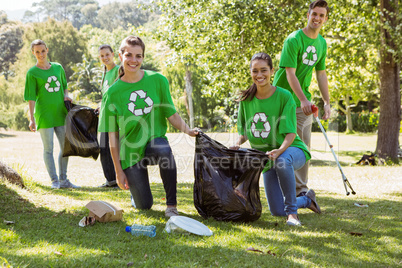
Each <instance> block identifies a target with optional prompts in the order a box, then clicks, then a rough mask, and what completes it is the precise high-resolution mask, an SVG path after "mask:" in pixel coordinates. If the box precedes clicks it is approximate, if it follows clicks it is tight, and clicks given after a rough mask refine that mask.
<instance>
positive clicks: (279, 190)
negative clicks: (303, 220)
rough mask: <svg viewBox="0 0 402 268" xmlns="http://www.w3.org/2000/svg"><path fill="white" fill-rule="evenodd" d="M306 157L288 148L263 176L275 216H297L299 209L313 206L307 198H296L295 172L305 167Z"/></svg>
mask: <svg viewBox="0 0 402 268" xmlns="http://www.w3.org/2000/svg"><path fill="white" fill-rule="evenodd" d="M305 163H306V156H305V155H304V152H303V150H301V149H300V148H297V147H288V148H287V149H286V150H285V151H284V152H283V153H282V154H281V155H280V156H279V157H278V158H277V159H276V160H275V164H274V166H273V167H272V168H271V169H270V170H268V171H267V172H265V173H264V174H263V177H264V187H265V196H266V197H267V200H268V206H269V210H270V211H271V214H272V215H273V216H286V215H289V214H297V209H298V208H306V207H309V206H310V205H311V200H310V198H308V197H307V196H301V197H297V198H296V180H295V173H294V171H295V170H298V169H299V168H301V167H303V166H304V164H305Z"/></svg>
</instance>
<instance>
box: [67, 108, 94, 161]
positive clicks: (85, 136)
mask: <svg viewBox="0 0 402 268" xmlns="http://www.w3.org/2000/svg"><path fill="white" fill-rule="evenodd" d="M64 103H65V105H66V108H67V111H68V114H67V117H66V124H65V128H66V137H65V139H64V150H63V157H66V156H81V157H92V158H93V159H95V160H96V159H97V158H98V156H99V152H100V149H99V143H98V137H97V134H98V121H99V119H98V116H97V115H96V114H95V109H92V108H90V107H86V106H81V105H75V104H72V103H71V102H70V101H65V102H64Z"/></svg>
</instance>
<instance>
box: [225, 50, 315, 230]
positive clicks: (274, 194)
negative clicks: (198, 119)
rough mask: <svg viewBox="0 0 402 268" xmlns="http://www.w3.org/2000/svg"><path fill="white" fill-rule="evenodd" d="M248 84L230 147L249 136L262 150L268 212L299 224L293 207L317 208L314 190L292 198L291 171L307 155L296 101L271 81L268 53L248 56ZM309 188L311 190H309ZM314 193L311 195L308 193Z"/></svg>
mask: <svg viewBox="0 0 402 268" xmlns="http://www.w3.org/2000/svg"><path fill="white" fill-rule="evenodd" d="M250 72H251V77H252V79H253V82H254V83H253V84H252V86H251V87H250V88H249V89H247V90H245V91H243V92H242V93H241V98H240V107H239V113H238V120H237V129H238V133H239V138H238V140H237V142H236V144H235V145H234V146H232V147H231V148H232V149H239V148H240V145H241V144H243V143H244V142H246V141H247V140H249V142H250V145H251V147H252V148H254V149H258V150H260V151H263V152H266V154H267V155H268V157H269V159H270V161H268V163H267V165H266V166H265V168H264V170H263V177H264V187H265V194H266V197H267V200H268V205H269V208H270V211H271V214H272V215H274V216H287V221H286V223H287V224H288V225H295V226H299V225H301V223H300V220H299V217H298V216H297V209H298V208H301V207H308V208H310V209H311V210H313V211H315V212H317V211H319V207H318V205H317V204H316V202H315V194H314V192H311V193H310V194H309V196H311V197H312V198H310V197H309V196H307V195H306V196H302V197H298V198H296V184H295V183H296V182H295V176H294V171H295V170H297V169H299V168H301V167H302V166H303V165H304V164H305V163H306V161H307V160H308V159H310V158H311V155H310V152H309V151H308V149H307V146H306V145H305V144H304V143H303V142H302V141H301V139H300V138H299V136H297V134H296V113H295V109H296V104H295V102H294V100H293V98H292V95H291V94H290V93H289V91H287V90H285V89H283V88H280V87H275V86H272V85H271V82H270V80H271V76H272V75H273V73H274V68H273V66H272V60H271V57H270V56H269V55H268V54H266V53H257V54H255V55H254V56H253V57H252V58H251V63H250ZM311 191H312V190H311ZM312 194H314V196H313V195H312Z"/></svg>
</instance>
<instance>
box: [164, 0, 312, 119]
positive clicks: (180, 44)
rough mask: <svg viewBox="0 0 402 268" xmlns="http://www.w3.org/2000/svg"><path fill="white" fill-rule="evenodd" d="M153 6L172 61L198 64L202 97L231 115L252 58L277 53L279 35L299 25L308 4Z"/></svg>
mask: <svg viewBox="0 0 402 268" xmlns="http://www.w3.org/2000/svg"><path fill="white" fill-rule="evenodd" d="M157 4H158V6H159V9H160V10H161V12H162V15H161V20H160V27H159V31H158V33H157V34H158V36H159V40H166V42H167V45H168V46H169V47H170V48H171V49H173V50H174V51H175V52H176V53H177V54H175V55H177V56H176V58H174V59H171V61H172V62H181V63H183V64H185V65H196V66H198V68H202V69H203V70H204V73H205V75H206V77H208V80H209V83H207V84H205V85H204V86H203V89H202V92H203V96H204V98H213V99H214V100H217V101H218V102H219V103H218V104H217V105H216V106H215V110H217V111H219V112H221V111H223V114H226V115H233V114H235V109H236V104H235V102H234V99H235V98H236V92H238V91H239V90H240V89H246V88H247V87H248V85H249V84H250V83H251V82H250V77H249V70H248V68H249V67H248V63H249V60H250V58H251V56H252V55H253V54H254V53H256V52H259V51H264V52H267V53H269V54H271V55H272V56H275V55H276V54H278V53H279V52H280V51H281V49H282V45H283V41H284V38H285V37H286V36H287V35H288V34H289V33H290V32H291V31H293V30H295V29H297V28H301V27H302V26H303V25H304V22H303V21H302V20H301V18H302V17H304V16H305V14H306V13H304V12H307V9H306V8H307V2H305V1H297V0H296V1H278V0H277V1H275V0H270V1H266V0H245V1H243V0H231V1H227V0H217V1H214V2H213V3H211V1H203V0H195V1H193V0H178V1H157ZM303 6H304V10H303V8H301V7H303ZM278 25H280V26H278ZM184 72H185V70H183V75H182V76H183V77H184ZM195 106H198V104H197V103H196V102H195Z"/></svg>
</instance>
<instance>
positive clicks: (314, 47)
mask: <svg viewBox="0 0 402 268" xmlns="http://www.w3.org/2000/svg"><path fill="white" fill-rule="evenodd" d="M326 56H327V42H326V41H325V39H324V38H323V37H322V36H321V35H318V37H317V38H315V39H311V38H310V37H308V36H307V35H305V34H304V32H303V30H301V29H300V30H297V31H295V32H293V33H291V34H290V35H289V36H288V37H287V38H286V40H285V43H284V44H283V49H282V54H281V59H280V62H279V70H278V71H277V72H276V74H275V77H274V82H273V83H272V84H273V85H274V86H279V87H282V88H285V89H287V90H289V91H290V92H291V93H292V96H293V99H294V100H295V102H296V106H297V107H300V100H299V99H298V98H297V96H296V94H295V93H294V92H293V90H292V88H291V87H290V85H289V82H288V80H287V77H286V67H289V68H295V69H296V77H297V79H298V80H299V83H300V86H301V88H302V90H303V93H304V95H305V96H306V98H307V99H308V100H309V101H310V100H311V93H310V92H309V90H308V88H309V86H310V83H311V77H312V74H313V69H314V68H315V69H316V70H318V71H320V70H325V58H326Z"/></svg>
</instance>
